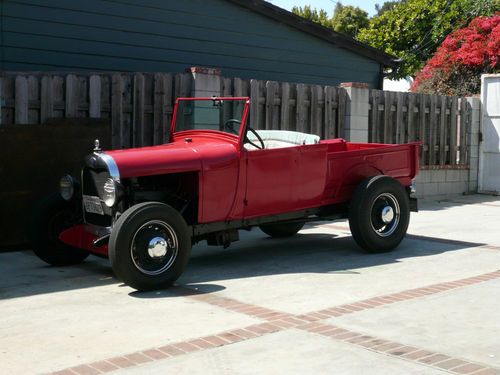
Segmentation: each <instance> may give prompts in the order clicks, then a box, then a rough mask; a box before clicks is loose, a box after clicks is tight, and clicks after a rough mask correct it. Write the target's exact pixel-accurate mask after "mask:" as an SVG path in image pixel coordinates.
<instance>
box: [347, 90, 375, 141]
mask: <svg viewBox="0 0 500 375" xmlns="http://www.w3.org/2000/svg"><path fill="white" fill-rule="evenodd" d="M340 86H341V87H343V88H345V90H346V93H347V107H346V112H345V128H344V135H343V137H344V138H345V139H347V140H349V141H350V142H368V137H369V134H368V114H369V112H370V102H369V100H370V97H369V95H370V90H369V89H368V84H366V83H359V82H345V83H341V84H340Z"/></svg>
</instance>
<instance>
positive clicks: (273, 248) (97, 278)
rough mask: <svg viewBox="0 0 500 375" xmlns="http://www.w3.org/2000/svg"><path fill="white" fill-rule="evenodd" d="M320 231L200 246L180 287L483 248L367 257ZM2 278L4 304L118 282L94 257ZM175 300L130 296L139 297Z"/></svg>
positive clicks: (419, 248)
mask: <svg viewBox="0 0 500 375" xmlns="http://www.w3.org/2000/svg"><path fill="white" fill-rule="evenodd" d="M340 225H341V226H340V228H342V225H343V226H344V227H346V226H347V224H346V223H341V224H340ZM319 228H321V227H320V226H319V223H318V224H316V223H313V224H312V225H309V226H307V227H306V229H308V230H305V231H303V232H300V233H299V234H297V235H296V236H294V237H291V238H288V239H271V238H269V237H267V236H266V235H264V234H263V233H262V232H261V231H260V230H258V229H254V230H252V231H251V232H243V233H241V240H240V241H239V242H236V243H234V244H233V245H232V246H231V247H230V248H229V249H225V250H223V249H222V248H219V247H208V246H206V244H205V243H200V244H198V245H196V246H194V248H193V252H192V257H191V261H190V263H189V265H188V268H187V270H186V272H185V273H184V275H183V276H182V277H181V278H180V279H179V280H178V283H177V284H178V285H181V286H186V287H189V288H197V289H198V290H200V292H203V293H211V292H215V291H218V290H221V289H223V287H221V286H219V285H217V282H216V281H220V280H228V279H242V278H250V277H259V276H265V275H276V274H290V273H337V274H338V273H350V274H356V273H358V271H357V269H359V268H364V267H370V266H377V265H382V264H390V263H395V262H399V261H400V260H402V259H404V258H408V257H422V256H430V255H436V254H440V253H443V252H448V251H457V250H462V249H465V248H469V247H476V246H480V245H481V244H477V243H467V242H460V241H456V242H452V243H439V242H434V241H433V242H428V241H427V239H426V238H419V237H418V236H409V237H408V238H407V239H405V240H404V241H403V242H402V243H401V245H400V246H399V248H398V249H397V250H396V251H394V252H391V253H384V254H366V253H365V252H363V251H362V250H361V249H360V248H359V247H357V246H356V244H355V243H354V241H353V239H352V237H351V236H350V235H348V230H347V231H346V230H338V231H336V232H338V233H337V234H332V233H311V229H312V230H318V229H319ZM0 274H1V275H2V281H1V282H0V300H1V299H8V298H17V297H25V296H31V295H37V294H45V293H55V292H62V291H67V290H73V289H82V288H91V287H100V286H105V285H109V284H117V283H120V282H119V281H118V280H117V279H116V278H114V276H113V273H112V270H111V267H110V265H109V262H108V261H107V260H105V259H100V258H95V257H91V258H88V260H87V261H86V262H84V263H82V264H80V265H78V266H73V267H50V266H47V265H45V264H44V263H43V262H42V261H41V260H39V259H38V258H37V257H36V256H34V255H33V253H31V252H29V251H26V252H17V253H5V254H0ZM200 283H201V284H204V286H203V287H201V286H200V285H199V284H200ZM191 284H196V285H191ZM122 285H123V284H122ZM175 295H176V294H175V293H169V292H167V293H165V292H163V293H158V292H150V293H136V292H132V293H131V296H133V297H137V298H160V297H172V296H175Z"/></svg>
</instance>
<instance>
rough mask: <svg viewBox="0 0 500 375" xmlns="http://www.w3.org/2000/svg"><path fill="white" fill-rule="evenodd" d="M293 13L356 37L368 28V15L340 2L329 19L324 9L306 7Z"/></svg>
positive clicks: (296, 8)
mask: <svg viewBox="0 0 500 375" xmlns="http://www.w3.org/2000/svg"><path fill="white" fill-rule="evenodd" d="M292 12H293V13H295V14H296V15H298V16H301V17H303V18H305V19H308V20H309V21H313V22H316V23H319V24H321V25H323V26H325V27H328V28H330V29H333V30H334V31H336V32H338V33H342V34H346V35H349V36H352V37H355V36H356V34H357V33H358V31H359V30H360V29H362V28H365V27H368V24H369V19H368V13H366V12H365V11H364V10H362V9H361V8H359V7H353V6H350V5H342V4H341V3H340V2H338V3H337V5H336V6H335V10H334V12H333V17H332V18H328V14H327V12H325V11H324V10H323V9H320V10H316V8H314V9H313V8H311V6H310V5H306V6H305V7H303V8H302V7H293V8H292Z"/></svg>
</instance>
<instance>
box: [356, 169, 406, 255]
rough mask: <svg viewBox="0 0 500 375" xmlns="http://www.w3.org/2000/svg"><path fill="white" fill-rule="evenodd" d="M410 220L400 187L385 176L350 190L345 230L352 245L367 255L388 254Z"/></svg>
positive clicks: (402, 235)
mask: <svg viewBox="0 0 500 375" xmlns="http://www.w3.org/2000/svg"><path fill="white" fill-rule="evenodd" d="M409 220H410V202H409V198H408V195H407V193H406V191H405V189H404V187H403V186H402V185H401V184H400V183H399V182H398V181H396V180H395V179H393V178H391V177H388V176H383V175H381V176H375V177H370V178H368V179H366V180H365V181H363V182H362V183H361V184H360V185H359V186H358V187H357V188H356V190H355V191H354V194H353V196H352V199H351V203H350V206H349V227H350V228H351V233H352V236H353V237H354V240H355V241H356V243H357V244H358V245H359V246H360V247H362V248H363V249H365V250H366V251H368V252H371V253H381V252H386V251H391V250H393V249H394V248H396V247H397V246H398V245H399V243H400V242H401V241H402V240H403V238H404V236H405V235H406V231H407V229H408V223H409Z"/></svg>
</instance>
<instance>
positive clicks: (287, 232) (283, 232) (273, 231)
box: [259, 222, 304, 238]
mask: <svg viewBox="0 0 500 375" xmlns="http://www.w3.org/2000/svg"><path fill="white" fill-rule="evenodd" d="M303 226H304V223H300V222H299V223H280V224H263V225H261V226H259V228H260V230H261V231H263V232H264V233H265V234H267V235H268V236H271V237H273V238H284V237H291V236H293V235H295V234H297V232H298V231H299V230H301V229H302V227H303Z"/></svg>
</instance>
